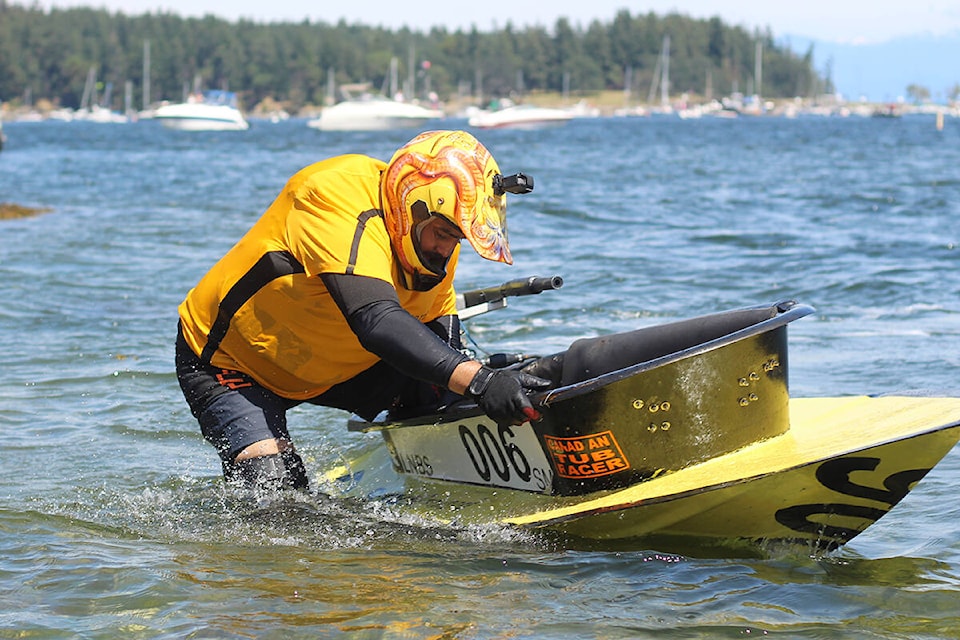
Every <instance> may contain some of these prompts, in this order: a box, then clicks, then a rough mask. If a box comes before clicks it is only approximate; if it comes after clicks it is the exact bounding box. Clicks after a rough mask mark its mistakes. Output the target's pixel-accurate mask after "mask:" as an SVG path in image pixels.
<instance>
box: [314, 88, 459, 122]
mask: <svg viewBox="0 0 960 640" xmlns="http://www.w3.org/2000/svg"><path fill="white" fill-rule="evenodd" d="M443 116H444V113H443V111H442V110H440V109H428V108H427V107H423V106H420V105H418V104H414V103H411V102H402V101H399V100H391V99H389V98H385V97H382V96H373V95H368V96H365V97H362V98H353V99H350V100H344V101H343V102H339V103H337V104H335V105H332V106H329V107H325V108H324V109H323V110H322V111H321V112H320V115H319V116H318V117H316V118H314V119H312V120H309V121H308V122H307V126H308V127H310V128H312V129H318V130H320V131H386V130H390V129H415V128H418V127H421V126H423V125H425V124H426V123H427V122H429V121H431V120H436V119H439V118H442V117H443Z"/></svg>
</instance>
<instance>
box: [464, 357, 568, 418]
mask: <svg viewBox="0 0 960 640" xmlns="http://www.w3.org/2000/svg"><path fill="white" fill-rule="evenodd" d="M549 386H550V381H549V380H544V379H543V378H538V377H536V376H532V375H530V374H529V373H523V372H521V371H513V370H509V369H491V368H490V367H487V366H484V367H481V368H480V370H479V371H477V373H476V375H475V376H473V380H471V381H470V386H469V387H467V395H468V396H470V397H471V398H473V399H474V400H476V401H477V404H478V405H480V408H481V409H483V412H484V413H485V414H487V415H488V416H490V417H491V418H493V419H494V420H495V421H496V422H497V424H523V423H524V422H526V421H527V420H537V419H539V418H540V413H539V412H538V411H537V410H536V409H534V408H533V405H532V404H530V399H529V398H528V397H527V393H526V392H527V390H528V389H529V390H531V391H533V390H537V389H546V388H547V387H549Z"/></svg>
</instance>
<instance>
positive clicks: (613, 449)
mask: <svg viewBox="0 0 960 640" xmlns="http://www.w3.org/2000/svg"><path fill="white" fill-rule="evenodd" d="M543 439H544V440H545V441H546V444H547V450H548V451H549V452H550V457H551V458H552V459H553V466H554V469H556V471H557V475H558V476H560V477H562V478H598V477H600V476H607V475H610V474H611V473H617V472H618V471H625V470H626V469H629V468H630V463H629V462H627V459H626V458H625V457H624V456H623V451H621V450H620V445H619V444H617V440H616V438H614V437H613V432H611V431H603V432H601V433H594V434H591V435H588V436H580V437H579V438H556V437H554V436H544V437H543Z"/></svg>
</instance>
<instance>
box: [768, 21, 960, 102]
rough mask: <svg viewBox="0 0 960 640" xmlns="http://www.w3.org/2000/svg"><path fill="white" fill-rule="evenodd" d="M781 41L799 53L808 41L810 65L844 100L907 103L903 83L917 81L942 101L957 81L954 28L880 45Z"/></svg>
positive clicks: (959, 50) (959, 37)
mask: <svg viewBox="0 0 960 640" xmlns="http://www.w3.org/2000/svg"><path fill="white" fill-rule="evenodd" d="M783 43H784V44H785V45H786V46H788V47H789V48H790V49H791V50H793V51H794V52H795V53H798V54H799V55H803V54H805V53H806V52H807V50H808V49H809V47H810V45H813V60H814V68H815V69H816V70H817V71H818V72H819V73H820V74H821V75H826V74H827V70H828V68H829V73H830V77H831V78H832V79H833V84H834V86H835V87H836V90H837V92H838V93H840V94H842V95H843V98H844V99H845V100H847V101H848V102H857V101H860V100H861V99H864V100H866V101H868V102H896V101H897V100H899V99H901V98H902V99H904V100H907V101H909V100H910V96H909V95H908V94H907V87H908V86H909V85H911V84H915V85H919V86H921V87H924V88H926V89H927V90H928V91H929V92H930V100H931V101H933V102H936V103H942V104H944V103H946V102H948V100H949V95H950V92H951V90H952V89H953V88H954V87H955V86H956V85H957V84H960V31H957V32H954V33H951V34H947V35H941V36H934V35H931V34H918V35H912V36H904V37H900V38H895V39H893V40H888V41H886V42H880V43H868V44H854V43H843V42H829V41H825V40H816V39H811V38H808V37H804V36H797V35H790V36H786V37H785V38H783Z"/></svg>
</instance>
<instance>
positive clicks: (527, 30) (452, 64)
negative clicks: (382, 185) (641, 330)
mask: <svg viewBox="0 0 960 640" xmlns="http://www.w3.org/2000/svg"><path fill="white" fill-rule="evenodd" d="M665 36H668V37H669V91H670V94H671V95H680V94H681V93H689V94H691V95H695V96H707V97H711V95H712V96H713V97H718V96H722V95H728V94H731V93H734V92H742V93H745V94H752V93H760V92H762V94H763V96H764V97H765V98H790V97H794V96H802V97H808V96H813V95H818V94H820V93H824V92H829V91H831V90H832V87H831V86H830V84H831V82H830V78H829V73H828V74H827V77H823V76H822V75H821V74H819V73H818V72H817V71H816V70H815V69H814V68H813V51H812V50H808V51H805V52H803V53H802V54H799V53H796V52H793V51H791V50H790V49H789V48H786V47H783V46H781V45H779V44H778V43H777V42H776V41H775V39H774V36H773V34H772V33H770V32H769V30H767V31H765V32H761V31H759V30H758V31H756V32H752V33H751V32H749V31H747V30H746V29H744V28H743V27H739V26H729V25H726V24H724V23H723V22H722V21H721V20H720V19H719V18H710V19H693V18H690V17H687V16H683V15H679V14H673V13H671V14H667V15H663V16H659V15H656V14H654V13H647V14H642V15H640V14H637V15H633V14H631V13H630V12H629V11H628V10H625V9H624V10H621V11H619V12H618V13H617V14H616V15H615V16H612V18H611V20H610V21H608V22H604V21H599V20H596V21H593V22H591V23H590V24H589V25H586V26H582V25H574V24H571V23H570V21H569V20H567V19H565V18H560V19H558V20H557V21H556V22H555V24H554V25H553V27H552V28H546V27H541V26H525V27H523V28H516V27H514V26H513V25H512V24H511V23H510V22H509V21H508V22H506V23H505V24H504V25H503V26H502V27H496V28H493V29H491V30H488V31H481V30H477V29H476V28H473V29H470V30H456V31H453V32H451V31H448V30H447V29H445V28H441V27H434V28H431V29H429V30H428V31H418V30H410V29H406V28H404V29H399V30H396V31H390V30H386V29H383V28H380V27H369V26H364V25H361V24H347V23H346V22H344V21H341V22H338V23H337V24H327V23H323V22H310V21H307V20H304V21H302V22H296V23H291V22H271V23H259V22H253V21H247V20H239V21H236V22H231V21H227V20H224V19H221V18H218V17H215V16H212V15H207V16H204V17H202V18H192V17H191V18H185V17H180V16H178V15H175V14H171V13H145V14H141V15H132V16H131V15H125V14H123V13H111V12H109V11H107V10H104V9H92V8H73V9H57V8H53V9H49V10H44V9H42V8H40V7H37V6H30V7H25V6H19V5H13V4H9V3H8V2H6V0H0V101H8V102H12V103H14V104H18V103H19V104H29V103H31V102H36V101H39V100H48V101H50V103H52V104H53V105H54V106H60V107H70V108H76V107H78V106H80V103H81V100H82V97H83V93H84V87H85V84H86V82H87V77H88V75H90V74H91V70H93V75H95V76H96V79H97V81H98V83H99V84H98V86H99V87H100V92H99V95H100V96H109V100H110V104H108V105H104V106H109V107H111V108H114V109H117V108H119V107H121V106H122V104H123V99H124V95H123V94H124V91H123V88H124V87H131V86H132V87H134V93H135V98H136V101H137V104H136V105H135V106H136V107H140V106H145V105H140V104H139V102H140V100H141V99H143V97H144V92H143V88H144V78H145V76H146V77H148V80H149V82H148V83H147V87H148V88H149V97H147V98H146V99H147V100H149V101H151V102H156V101H159V100H171V101H180V100H182V99H183V97H184V95H185V93H186V92H187V91H190V90H194V89H226V90H230V91H235V92H237V94H238V95H239V97H240V100H241V104H243V105H244V106H245V107H246V108H250V107H252V106H253V105H256V104H258V103H260V102H261V101H263V100H264V99H272V100H274V101H276V102H277V103H280V104H282V105H284V106H285V107H286V108H288V109H291V110H294V111H296V110H299V109H300V108H302V107H303V106H304V105H320V104H323V103H324V100H325V99H326V98H327V97H328V95H329V90H330V87H331V85H332V84H335V85H337V86H340V85H343V84H347V83H363V82H365V83H369V85H370V87H371V89H372V90H373V91H380V90H384V89H386V88H387V87H388V80H389V79H390V78H391V74H390V69H391V60H394V59H396V60H397V63H396V67H395V69H396V73H395V75H396V76H397V77H399V78H400V85H399V87H400V88H401V89H403V90H404V91H405V93H406V94H407V96H410V95H414V96H415V97H422V96H423V95H425V94H426V93H427V92H431V91H432V92H435V93H436V94H437V96H439V98H440V99H441V100H446V99H449V98H452V97H456V96H460V97H463V96H472V97H476V98H477V99H478V100H480V99H488V98H494V97H502V96H507V95H516V94H518V93H519V94H521V95H522V94H525V93H532V92H558V93H561V92H562V93H564V94H565V95H570V96H588V95H590V94H591V93H593V92H598V91H604V90H623V89H624V88H625V87H629V88H632V90H633V91H634V93H635V94H636V95H638V96H640V98H641V99H643V98H645V97H646V94H647V88H648V87H651V86H652V83H653V82H654V80H655V79H656V78H657V77H659V76H658V75H657V74H658V73H659V69H660V68H661V67H660V65H659V64H658V60H660V59H661V57H662V56H661V51H662V50H663V48H664V43H665V41H666V38H665ZM758 45H759V46H758ZM757 52H762V53H761V55H762V66H761V67H760V69H762V75H761V76H760V77H761V83H760V87H759V91H758V87H757V86H756V78H755V77H754V76H755V74H756V70H757V69H758V67H757V64H756V56H757ZM147 61H148V64H145V62H147ZM198 85H199V86H198ZM111 88H112V89H113V90H112V91H108V89H111Z"/></svg>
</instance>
